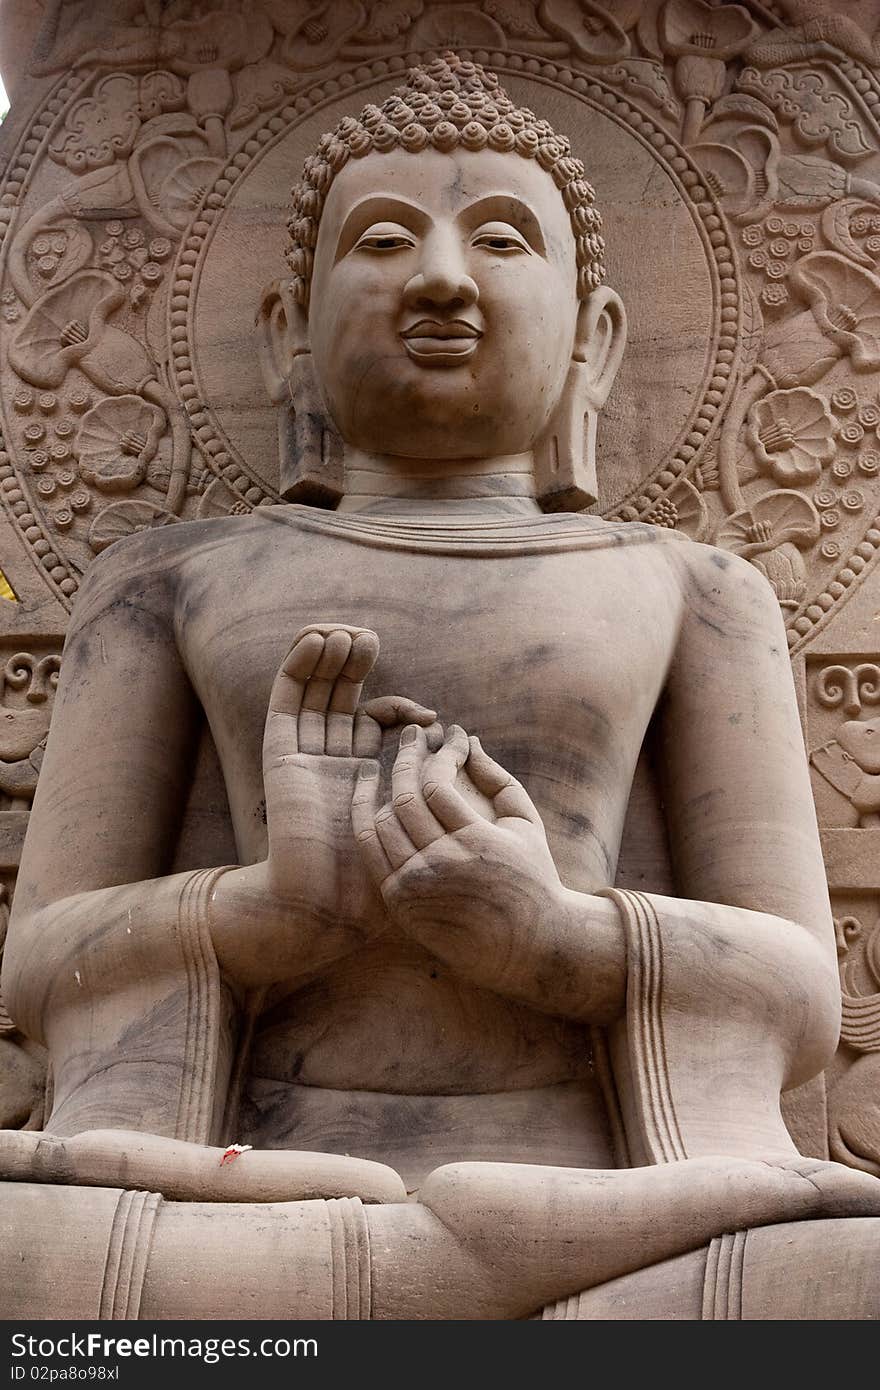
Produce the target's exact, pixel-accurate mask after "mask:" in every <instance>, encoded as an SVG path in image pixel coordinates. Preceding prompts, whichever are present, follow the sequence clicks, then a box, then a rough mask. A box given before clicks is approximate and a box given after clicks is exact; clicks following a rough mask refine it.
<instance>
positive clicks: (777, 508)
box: [715, 488, 821, 608]
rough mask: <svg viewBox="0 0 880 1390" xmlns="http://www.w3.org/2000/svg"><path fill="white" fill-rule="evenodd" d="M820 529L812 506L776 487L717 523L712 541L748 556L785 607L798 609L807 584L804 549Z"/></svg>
mask: <svg viewBox="0 0 880 1390" xmlns="http://www.w3.org/2000/svg"><path fill="white" fill-rule="evenodd" d="M820 533H821V525H820V522H819V517H818V515H817V513H816V508H815V507H814V506H813V504H812V502H810V501H808V499H807V498H806V497H803V496H802V495H801V494H800V493H799V492H791V491H789V490H787V489H783V488H779V489H776V490H774V491H773V492H767V493H765V494H764V496H763V497H760V498H759V499H758V500H757V501H756V502H755V503H753V505H752V506H751V507H744V508H743V509H742V510H741V511H738V512H734V514H733V516H730V517H728V518H727V520H726V521H725V522H723V524H722V525H721V527H720V528H719V530H718V532H717V533H716V536H715V544H716V545H719V546H721V547H722V549H724V550H732V551H733V552H734V554H736V555H742V557H743V559H745V560H750V561H751V562H752V564H753V565H754V566H755V569H757V570H759V571H760V572H761V574H763V575H764V577H765V579H767V581H768V582H769V583H770V585H771V586H772V588H773V591H774V593H775V594H776V597H777V598H778V600H779V602H780V604H781V606H782V607H783V608H797V606H798V604H799V603H800V601H801V599H802V598H803V595H804V591H805V589H806V583H807V571H806V567H805V565H804V560H803V556H802V554H801V551H802V550H808V549H809V548H810V546H812V545H815V543H816V541H817V540H818V539H819V535H820Z"/></svg>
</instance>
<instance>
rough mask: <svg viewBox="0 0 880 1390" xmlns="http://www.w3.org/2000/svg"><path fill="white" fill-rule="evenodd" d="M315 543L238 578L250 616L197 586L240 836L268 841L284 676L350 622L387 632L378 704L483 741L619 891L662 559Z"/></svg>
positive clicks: (204, 671)
mask: <svg viewBox="0 0 880 1390" xmlns="http://www.w3.org/2000/svg"><path fill="white" fill-rule="evenodd" d="M309 542H310V543H309V544H307V545H303V544H300V545H299V546H297V547H295V548H293V549H288V548H283V547H279V548H278V550H277V551H273V552H270V553H263V554H259V553H257V552H256V550H254V551H253V552H250V553H249V554H247V555H243V556H242V557H241V558H240V565H239V567H238V572H237V573H236V572H232V573H231V574H230V581H231V583H232V584H233V585H234V587H235V590H236V591H237V592H246V593H247V595H248V609H249V611H248V615H247V619H246V620H243V619H242V618H241V617H240V616H239V615H238V613H237V612H236V605H235V604H234V603H233V602H232V601H231V600H230V605H229V607H228V608H227V609H225V610H224V608H223V606H222V605H221V604H218V603H217V602H216V592H215V593H214V594H213V595H212V602H210V603H208V602H206V601H204V600H203V599H202V597H201V591H200V588H199V585H198V584H197V583H194V584H193V585H192V595H191V597H189V596H188V602H187V621H186V623H185V624H184V625H182V628H181V632H182V642H183V655H184V659H185V661H186V663H187V666H188V669H189V670H190V674H191V677H192V680H193V683H194V686H195V688H196V691H197V694H198V696H199V698H200V700H201V702H202V704H203V706H204V708H205V710H206V712H207V714H208V718H209V721H210V725H211V729H212V733H213V735H214V739H215V742H216V745H217V749H218V753H219V755H220V761H221V765H222V767H223V770H224V775H225V779H226V782H227V788H228V790H229V795H230V804H231V809H232V813H233V820H234V821H235V823H236V829H237V831H240V832H241V833H244V834H246V835H247V836H248V839H249V840H250V839H254V838H255V837H256V838H257V839H258V838H259V835H260V826H259V824H258V823H257V824H255V819H256V821H258V818H255V816H254V806H255V805H256V804H258V803H259V801H260V797H261V795H262V793H261V789H260V787H261V782H260V766H261V758H260V748H261V741H262V731H263V722H264V719H265V712H266V709H267V706H268V700H269V692H270V689H271V685H272V681H273V679H274V677H275V673H276V672H277V670H278V667H279V665H280V663H281V661H282V660H283V659H284V657H285V655H286V654H287V652H288V650H289V649H290V646H291V645H292V643H293V640H294V638H295V637H296V635H297V633H298V632H299V630H300V629H301V628H302V627H305V626H306V625H308V624H310V623H316V622H319V623H330V622H340V623H346V624H351V625H354V626H359V627H368V628H372V629H373V630H374V631H375V632H376V633H377V634H378V636H379V640H380V654H379V659H378V661H377V664H376V666H375V668H374V670H373V672H372V674H371V675H370V677H369V680H368V682H367V686H366V688H365V696H366V697H369V696H374V695H405V696H409V697H410V698H412V699H414V700H418V701H420V702H421V703H423V704H425V705H429V706H431V707H432V708H434V709H436V710H437V712H438V716H439V718H440V720H441V722H442V723H444V724H449V723H453V722H455V723H459V724H462V725H463V726H464V727H465V728H466V729H467V730H468V731H469V732H472V733H476V734H479V736H480V737H481V739H482V740H483V743H484V746H485V747H486V748H487V749H489V750H490V751H491V753H492V755H493V757H495V758H497V759H498V760H499V761H500V762H502V763H503V764H504V765H505V766H506V767H508V768H509V770H510V771H511V772H513V773H514V775H515V776H517V777H519V778H520V779H521V780H522V781H523V782H524V783H525V785H526V786H527V787H528V789H529V791H530V793H531V795H532V796H533V797H534V799H535V801H536V803H537V804H538V806H539V809H540V810H541V812H542V814H543V815H544V817H545V823H546V825H547V830H548V835H549V836H550V837H551V843H552V842H554V841H556V842H557V846H558V852H559V853H560V854H561V856H562V858H563V860H567V859H569V858H570V859H571V861H572V862H571V864H570V866H569V867H570V869H571V870H572V871H573V872H575V876H576V878H577V879H581V878H582V876H583V875H586V877H587V878H589V879H594V878H595V877H596V876H597V875H598V876H600V877H601V878H603V879H605V880H606V881H607V874H608V870H609V865H610V862H611V860H613V858H614V857H615V855H616V846H617V843H618V842H619V838H620V832H621V827H622V822H623V815H624V812H625V809H626V802H627V798H628V794H629V788H630V784H631V781H632V774H633V769H634V767H635V762H636V759H637V757H638V753H639V749H640V746H641V743H642V739H643V737H644V733H645V729H646V727H647V725H648V722H649V720H650V717H651V714H652V712H653V710H654V707H655V705H656V702H657V699H658V697H659V693H660V690H661V689H662V685H663V682H664V679H665V674H666V670H667V668H668V664H669V660H670V657H671V653H672V651H673V650H674V644H675V633H676V630H677V614H678V603H677V602H676V601H675V599H676V597H677V596H676V595H672V596H670V594H669V593H668V591H666V592H664V586H663V585H662V584H661V583H660V582H658V565H657V561H656V558H655V556H654V550H655V548H654V547H642V548H640V549H639V550H623V549H620V550H618V549H614V548H611V547H608V548H605V549H602V550H599V551H590V552H586V553H584V552H571V553H563V554H551V555H547V554H538V555H531V554H520V555H513V556H509V557H508V556H502V557H499V558H485V557H477V558H475V557H473V556H470V555H460V556H455V555H448V554H447V555H434V554H430V553H428V554H425V553H423V552H419V551H417V552H409V551H406V550H395V551H388V550H379V549H374V548H372V547H369V546H366V545H352V544H347V543H341V542H339V541H338V540H336V539H330V538H327V537H320V538H309ZM667 578H668V571H667ZM670 598H672V601H670ZM590 845H592V848H589V846H590ZM258 849H259V846H258V845H256V844H254V845H250V843H248V847H247V852H248V854H249V855H250V854H253V853H256V852H257V850H258ZM585 853H586V860H585V858H584V855H585Z"/></svg>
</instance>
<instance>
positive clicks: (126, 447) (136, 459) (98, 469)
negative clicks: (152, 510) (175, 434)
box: [76, 396, 165, 492]
mask: <svg viewBox="0 0 880 1390" xmlns="http://www.w3.org/2000/svg"><path fill="white" fill-rule="evenodd" d="M164 428H165V414H164V412H163V411H161V410H160V409H159V408H158V406H155V405H150V404H149V403H148V402H147V401H142V400H141V399H140V397H139V396H117V397H115V398H112V397H111V398H110V399H109V400H105V401H101V402H100V403H99V404H98V405H96V406H93V407H92V409H91V410H89V411H87V413H86V414H85V415H84V416H83V418H82V421H81V423H80V427H79V431H78V434H77V440H76V453H77V456H78V458H79V471H80V476H81V477H82V479H83V482H86V483H90V484H91V485H92V486H93V487H97V488H100V489H101V491H102V492H128V491H130V490H131V489H132V488H135V487H137V486H138V484H139V483H142V482H143V480H144V478H145V476H146V472H147V467H148V465H149V463H150V461H151V459H152V458H153V457H154V455H155V453H156V446H157V444H158V442H159V439H160V436H161V434H162V431H163V429H164Z"/></svg>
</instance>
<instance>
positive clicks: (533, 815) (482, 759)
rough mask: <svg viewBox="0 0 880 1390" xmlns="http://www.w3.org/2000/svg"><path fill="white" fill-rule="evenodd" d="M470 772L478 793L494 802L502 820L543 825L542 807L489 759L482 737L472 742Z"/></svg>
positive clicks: (514, 779)
mask: <svg viewBox="0 0 880 1390" xmlns="http://www.w3.org/2000/svg"><path fill="white" fill-rule="evenodd" d="M467 773H468V776H469V777H470V779H471V781H472V782H473V784H474V786H475V787H476V789H477V791H479V792H482V793H483V795H484V796H487V797H488V798H489V800H490V801H491V802H492V804H493V808H494V811H495V814H496V816H497V817H498V819H499V820H501V819H502V818H503V817H504V816H517V817H519V818H520V819H522V820H527V821H531V822H532V824H533V825H541V824H543V822H542V820H541V815H540V812H539V811H538V808H537V807H536V806H535V803H534V802H533V801H532V798H531V797H530V796H529V794H528V792H527V791H526V789H525V787H524V786H523V785H522V783H521V782H518V781H517V780H516V778H515V777H514V776H513V775H512V773H510V772H508V771H507V769H506V768H504V767H502V766H501V764H500V763H496V761H495V759H494V758H490V757H489V754H488V753H487V752H486V750H485V748H484V747H483V745H482V744H481V743H480V740H479V739H478V738H474V737H472V738H471V739H470V756H469V758H468V761H467Z"/></svg>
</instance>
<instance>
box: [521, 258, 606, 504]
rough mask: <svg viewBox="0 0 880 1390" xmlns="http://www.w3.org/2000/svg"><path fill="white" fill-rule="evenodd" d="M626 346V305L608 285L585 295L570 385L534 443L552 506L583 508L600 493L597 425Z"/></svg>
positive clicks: (545, 498)
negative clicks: (597, 467)
mask: <svg viewBox="0 0 880 1390" xmlns="http://www.w3.org/2000/svg"><path fill="white" fill-rule="evenodd" d="M625 346H626V311H625V309H624V307H623V303H622V301H621V299H620V297H619V295H617V294H615V292H614V290H612V289H609V288H608V287H607V286H605V285H601V286H600V287H599V288H598V289H597V290H594V291H593V293H592V294H591V295H590V296H589V298H588V299H585V300H584V302H583V304H582V305H581V307H580V311H579V314H578V329H577V336H576V339H575V344H574V351H573V353H572V360H571V364H570V366H569V369H568V376H567V377H566V381H565V387H564V388H563V391H562V395H561V396H560V399H559V403H558V405H557V406H556V409H555V410H554V412H553V414H552V416H551V417H550V419H549V421H548V422H547V426H546V428H545V430H544V432H543V434H542V435H541V437H540V439H538V440H537V442H536V444H535V450H534V454H535V485H536V490H537V495H538V500H539V501H540V503H541V505H542V507H543V508H544V510H545V511H548V512H562V511H568V512H578V511H583V509H584V508H585V507H590V506H592V505H593V503H594V502H595V501H596V499H597V497H598V493H599V488H598V482H597V479H596V427H597V424H598V420H599V411H600V410H601V408H602V406H603V405H604V404H605V401H606V400H607V398H608V392H609V391H610V390H611V387H612V385H613V384H614V378H615V376H616V375H617V369H618V367H619V366H620V361H621V358H622V357H623V350H624V347H625Z"/></svg>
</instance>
